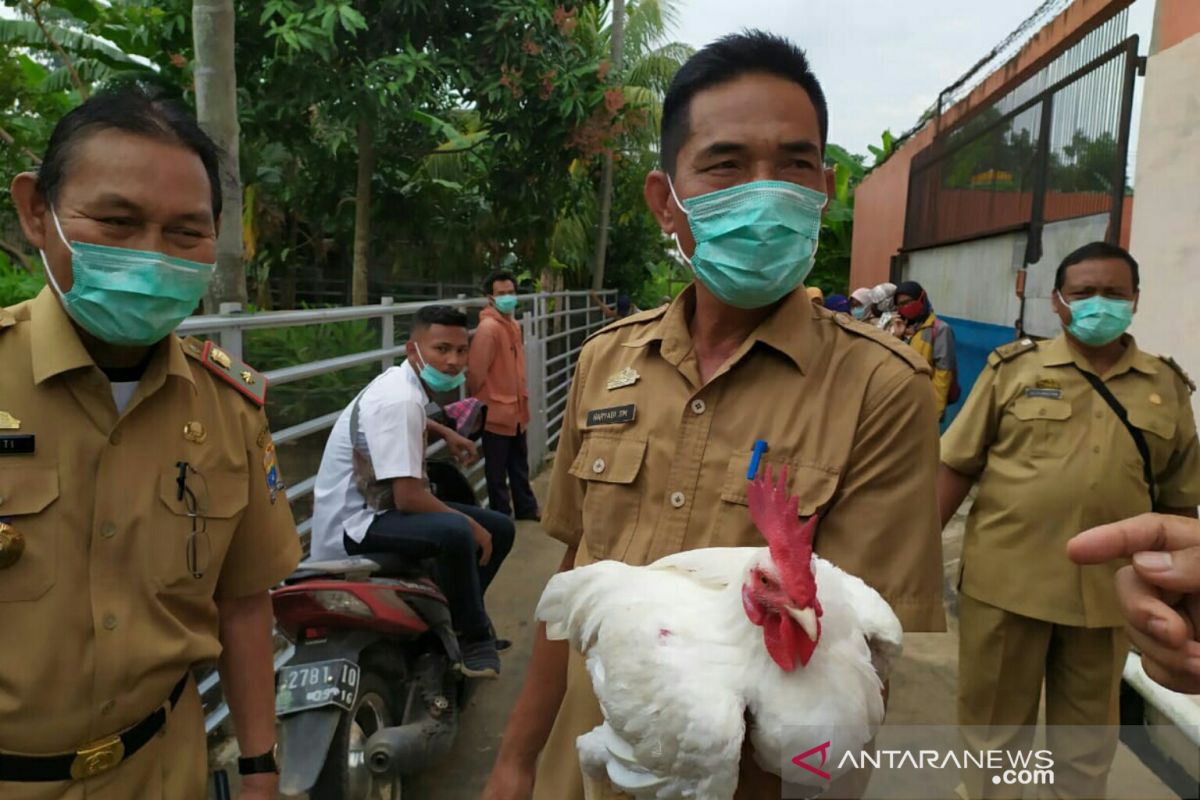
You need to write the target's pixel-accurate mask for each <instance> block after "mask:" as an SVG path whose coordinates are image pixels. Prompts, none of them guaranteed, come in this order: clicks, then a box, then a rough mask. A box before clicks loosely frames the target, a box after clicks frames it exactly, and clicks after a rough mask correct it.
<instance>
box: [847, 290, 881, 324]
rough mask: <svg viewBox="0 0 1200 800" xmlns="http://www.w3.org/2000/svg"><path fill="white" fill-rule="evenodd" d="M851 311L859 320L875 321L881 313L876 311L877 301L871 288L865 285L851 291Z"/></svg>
mask: <svg viewBox="0 0 1200 800" xmlns="http://www.w3.org/2000/svg"><path fill="white" fill-rule="evenodd" d="M850 313H851V314H852V315H853V316H854V318H855V319H856V320H858V321H859V322H874V321H875V320H876V319H878V317H879V314H878V313H877V312H876V311H875V301H874V299H872V297H871V290H870V289H868V288H867V287H865V286H863V287H862V288H859V289H855V290H854V291H853V292H851V293H850Z"/></svg>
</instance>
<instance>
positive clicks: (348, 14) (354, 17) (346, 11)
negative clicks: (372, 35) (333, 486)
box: [338, 5, 367, 33]
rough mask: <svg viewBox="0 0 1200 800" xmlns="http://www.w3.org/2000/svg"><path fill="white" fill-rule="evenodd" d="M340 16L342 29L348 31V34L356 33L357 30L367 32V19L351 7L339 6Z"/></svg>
mask: <svg viewBox="0 0 1200 800" xmlns="http://www.w3.org/2000/svg"><path fill="white" fill-rule="evenodd" d="M338 14H339V15H340V16H341V18H342V27H343V28H345V29H346V32H347V33H354V32H355V31H356V30H358V31H365V30H366V29H367V21H366V19H364V18H363V15H362V14H360V13H358V12H357V11H355V10H354V9H353V8H352V7H351V6H348V5H346V6H338Z"/></svg>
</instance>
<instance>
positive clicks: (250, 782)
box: [238, 772, 279, 800]
mask: <svg viewBox="0 0 1200 800" xmlns="http://www.w3.org/2000/svg"><path fill="white" fill-rule="evenodd" d="M278 796H279V773H277V772H260V773H257V774H254V775H243V776H242V786H241V789H239V790H238V800H275V798H277V797H278Z"/></svg>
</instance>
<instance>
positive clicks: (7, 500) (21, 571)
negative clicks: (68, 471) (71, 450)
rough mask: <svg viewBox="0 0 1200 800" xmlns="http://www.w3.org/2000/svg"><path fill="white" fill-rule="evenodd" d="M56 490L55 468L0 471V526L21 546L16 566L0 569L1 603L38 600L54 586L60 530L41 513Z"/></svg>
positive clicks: (22, 467)
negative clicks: (14, 535) (16, 536)
mask: <svg viewBox="0 0 1200 800" xmlns="http://www.w3.org/2000/svg"><path fill="white" fill-rule="evenodd" d="M58 490H59V489H58V466H57V465H54V464H37V465H34V464H21V465H15V464H14V465H11V466H8V465H6V466H4V467H0V522H6V523H8V525H10V526H11V527H12V529H13V530H15V531H16V532H17V533H18V534H20V536H21V538H22V541H23V542H24V549H23V551H22V553H21V556H20V558H18V559H17V561H16V563H14V564H12V565H11V566H9V567H7V568H5V569H0V603H12V602H20V601H28V600H37V599H38V598H39V597H41V596H42V595H44V594H45V593H46V592H48V591H49V590H50V587H52V586H53V585H54V581H55V577H56V575H57V569H58V531H59V527H60V526H59V525H58V524H56V523H55V521H54V520H51V519H48V518H47V516H48V515H46V514H43V513H42V512H44V511H45V510H46V509H47V508H48V507H49V506H50V504H52V503H53V502H54V501H55V500H57V499H58ZM10 546H12V545H11V544H10Z"/></svg>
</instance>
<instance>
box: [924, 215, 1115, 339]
mask: <svg viewBox="0 0 1200 800" xmlns="http://www.w3.org/2000/svg"><path fill="white" fill-rule="evenodd" d="M1107 226H1108V215H1107V214H1096V215H1094V216H1090V217H1080V218H1078V219H1071V220H1066V221H1064V222H1052V223H1050V224H1049V225H1047V226H1046V227H1045V228H1044V229H1043V231H1042V257H1041V260H1039V261H1038V263H1036V264H1030V265H1029V270H1028V272H1029V274H1028V275H1027V276H1026V279H1025V331H1026V333H1031V334H1033V335H1035V336H1045V337H1050V336H1057V335H1058V333H1059V331H1060V330H1061V329H1062V325H1061V323H1060V322H1059V320H1058V317H1057V316H1055V315H1054V312H1053V310H1052V309H1051V306H1050V295H1051V294H1052V293H1053V292H1054V273H1055V271H1057V269H1058V265H1059V264H1060V263H1061V262H1062V260H1063V258H1065V257H1066V255H1067V254H1068V253H1070V252H1071V251H1072V250H1074V249H1076V248H1077V247H1081V246H1082V245H1085V244H1087V243H1088V242H1095V241H1099V240H1102V239H1103V238H1104V232H1105V230H1106V228H1107ZM1024 259H1025V234H1024V233H1010V234H1004V235H1002V236H992V237H989V238H987V239H978V240H976V241H973V242H964V243H962V244H952V245H947V246H945V247H932V248H930V249H928V250H919V251H917V252H915V253H912V254H911V255H910V256H909V261H908V266H907V268H906V269H905V271H904V276H905V278H907V279H909V280H914V281H917V282H918V283H920V284H921V285H922V286H924V287H925V291H927V292H928V293H929V297H930V298H931V299H932V300H933V307H934V309H936V310H937V312H938V313H939V314H944V315H946V316H949V317H959V318H960V319H969V320H973V321H975V322H985V323H989V324H992V325H1002V326H1004V327H1006V328H1012V327H1015V324H1016V320H1017V317H1018V316H1019V315H1020V313H1021V301H1020V299H1019V298H1018V297H1017V294H1016V285H1017V284H1016V281H1017V273H1018V271H1020V269H1021V265H1022V264H1023V262H1024Z"/></svg>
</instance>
